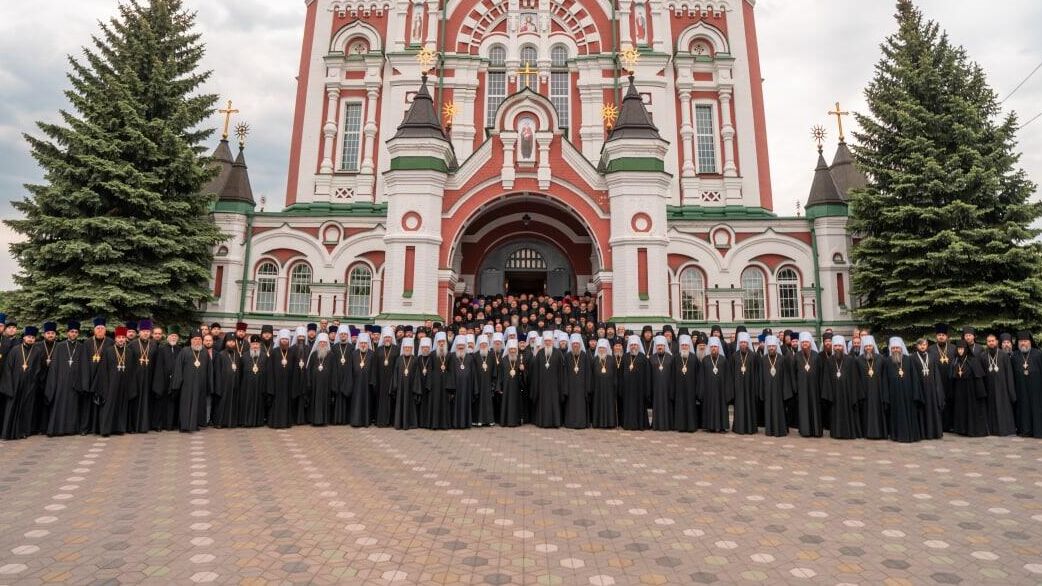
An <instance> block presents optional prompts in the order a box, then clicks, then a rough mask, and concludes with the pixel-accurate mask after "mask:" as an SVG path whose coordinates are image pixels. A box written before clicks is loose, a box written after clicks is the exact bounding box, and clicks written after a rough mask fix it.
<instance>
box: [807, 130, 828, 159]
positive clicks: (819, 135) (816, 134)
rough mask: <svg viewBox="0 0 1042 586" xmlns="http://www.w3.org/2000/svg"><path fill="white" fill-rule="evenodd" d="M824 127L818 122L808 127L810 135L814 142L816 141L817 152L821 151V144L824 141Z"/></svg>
mask: <svg viewBox="0 0 1042 586" xmlns="http://www.w3.org/2000/svg"><path fill="white" fill-rule="evenodd" d="M825 134H826V133H825V127H824V126H822V125H820V124H815V125H814V126H812V127H811V129H810V135H811V137H813V138H814V142H816V143H818V152H819V153H820V152H821V145H822V144H823V143H824V142H825Z"/></svg>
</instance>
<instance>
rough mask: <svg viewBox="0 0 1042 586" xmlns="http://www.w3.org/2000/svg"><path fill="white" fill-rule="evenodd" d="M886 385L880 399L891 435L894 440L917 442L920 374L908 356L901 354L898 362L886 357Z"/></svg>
mask: <svg viewBox="0 0 1042 586" xmlns="http://www.w3.org/2000/svg"><path fill="white" fill-rule="evenodd" d="M886 362H887V368H886V376H887V381H886V385H885V386H884V387H883V403H884V404H886V408H887V411H888V412H889V414H890V420H889V428H890V439H892V440H894V441H895V442H906V443H907V442H917V441H919V440H921V439H923V434H922V429H921V428H920V424H919V408H920V406H921V405H922V404H923V388H922V385H921V375H920V376H916V374H915V372H914V370H915V365H914V364H913V363H912V357H911V356H901V362H900V363H896V364H895V363H894V362H893V359H892V358H888V359H886Z"/></svg>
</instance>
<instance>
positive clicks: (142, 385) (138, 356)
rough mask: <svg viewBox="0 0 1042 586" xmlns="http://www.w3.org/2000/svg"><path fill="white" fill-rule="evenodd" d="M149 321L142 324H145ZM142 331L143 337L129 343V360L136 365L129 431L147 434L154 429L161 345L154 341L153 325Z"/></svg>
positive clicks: (140, 336) (130, 404) (130, 405)
mask: <svg viewBox="0 0 1042 586" xmlns="http://www.w3.org/2000/svg"><path fill="white" fill-rule="evenodd" d="M146 321H147V320H145V321H143V322H140V323H139V324H138V325H139V326H140V324H141V323H145V322H146ZM148 326H149V328H148V329H147V330H146V329H145V328H142V329H141V335H139V336H138V337H137V339H135V340H129V341H128V342H127V346H128V348H127V350H128V354H129V358H128V360H130V361H131V362H133V363H134V364H135V369H134V381H133V387H134V388H133V390H132V391H131V399H130V403H129V405H128V409H129V417H130V421H129V423H128V425H127V431H129V432H130V433H147V432H148V430H149V429H151V428H152V403H153V400H154V398H155V379H156V355H157V354H158V353H159V343H157V342H154V341H153V340H152V336H151V335H150V334H151V332H150V331H149V330H151V323H148Z"/></svg>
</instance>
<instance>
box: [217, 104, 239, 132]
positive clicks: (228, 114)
mask: <svg viewBox="0 0 1042 586" xmlns="http://www.w3.org/2000/svg"><path fill="white" fill-rule="evenodd" d="M217 112H219V113H221V114H224V132H222V133H221V140H228V126H230V125H231V123H232V114H238V113H239V111H238V110H236V109H234V108H232V101H231V100H228V106H227V107H226V108H224V109H223V110H218V111H217Z"/></svg>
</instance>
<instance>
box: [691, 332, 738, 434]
mask: <svg viewBox="0 0 1042 586" xmlns="http://www.w3.org/2000/svg"><path fill="white" fill-rule="evenodd" d="M707 347H708V348H709V354H707V355H706V356H704V357H703V358H702V368H701V371H702V374H701V376H700V377H699V385H698V397H699V402H700V403H702V429H704V430H706V431H715V432H724V431H727V429H728V427H729V426H728V422H729V421H728V420H729V416H728V412H727V411H728V410H727V405H728V403H730V402H731V390H730V379H731V377H730V375H729V373H728V359H727V358H726V357H725V356H724V351H723V344H722V343H721V342H720V338H718V337H716V336H713V337H711V338H709V343H708V344H707Z"/></svg>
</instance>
